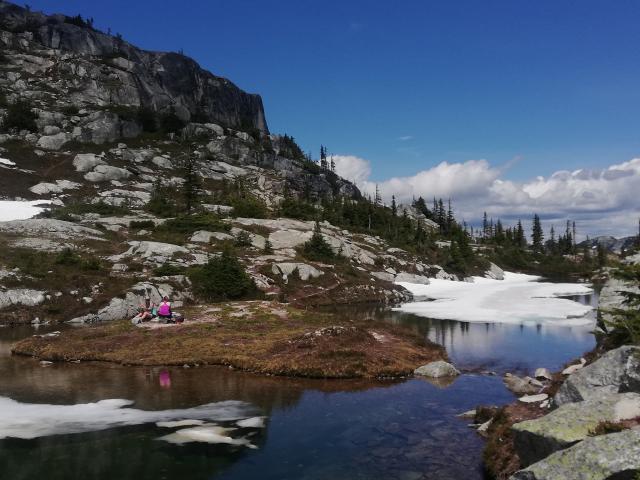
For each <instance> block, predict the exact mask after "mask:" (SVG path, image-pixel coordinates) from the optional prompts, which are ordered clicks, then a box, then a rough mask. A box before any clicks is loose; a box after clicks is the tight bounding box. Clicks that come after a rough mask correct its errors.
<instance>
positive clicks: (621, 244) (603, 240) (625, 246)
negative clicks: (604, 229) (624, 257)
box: [579, 235, 638, 255]
mask: <svg viewBox="0 0 640 480" xmlns="http://www.w3.org/2000/svg"><path fill="white" fill-rule="evenodd" d="M637 240H638V237H636V236H633V237H623V238H615V237H611V236H606V235H603V236H600V237H594V238H590V239H589V240H585V241H584V242H581V243H580V245H579V246H581V247H584V246H585V245H586V246H588V247H591V248H595V247H596V246H597V245H598V244H600V245H602V246H604V248H606V249H607V250H608V251H609V252H613V253H616V254H618V255H619V254H620V253H622V251H626V250H629V249H631V248H632V247H633V246H634V244H635V243H636V241H637Z"/></svg>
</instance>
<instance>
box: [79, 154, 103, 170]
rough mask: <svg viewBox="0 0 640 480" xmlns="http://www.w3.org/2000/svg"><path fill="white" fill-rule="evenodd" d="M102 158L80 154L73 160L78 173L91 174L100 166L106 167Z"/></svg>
mask: <svg viewBox="0 0 640 480" xmlns="http://www.w3.org/2000/svg"><path fill="white" fill-rule="evenodd" d="M106 164H107V162H105V161H104V160H103V159H102V157H100V156H99V155H95V154H93V153H79V154H78V155H76V156H75V158H74V159H73V166H74V167H75V169H76V172H89V171H91V170H93V169H94V168H95V167H97V166H98V165H106Z"/></svg>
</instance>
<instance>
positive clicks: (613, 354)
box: [553, 346, 640, 406]
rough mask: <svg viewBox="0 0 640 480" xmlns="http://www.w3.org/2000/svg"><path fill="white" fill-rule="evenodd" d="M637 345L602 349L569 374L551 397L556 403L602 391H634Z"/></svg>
mask: <svg viewBox="0 0 640 480" xmlns="http://www.w3.org/2000/svg"><path fill="white" fill-rule="evenodd" d="M639 357H640V347H634V346H623V347H620V348H617V349H615V350H611V351H609V352H607V353H605V354H604V355H603V356H602V357H600V358H599V359H598V360H596V361H595V362H593V363H592V364H590V365H587V366H586V367H584V368H582V369H580V370H578V371H577V372H575V373H573V374H572V375H569V377H568V378H567V379H566V380H565V382H564V383H563V384H562V385H561V386H560V389H559V390H558V393H556V395H555V397H554V399H553V401H554V404H555V405H557V406H560V405H564V404H566V403H570V402H580V401H582V400H588V399H590V398H594V397H597V396H599V395H600V394H602V393H617V392H628V391H633V392H638V393H640V381H639V375H640V374H639V373H638V364H639Z"/></svg>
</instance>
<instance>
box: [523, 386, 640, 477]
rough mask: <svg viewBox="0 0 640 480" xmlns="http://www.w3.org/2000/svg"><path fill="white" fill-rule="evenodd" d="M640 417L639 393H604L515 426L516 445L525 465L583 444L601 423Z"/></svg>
mask: <svg viewBox="0 0 640 480" xmlns="http://www.w3.org/2000/svg"><path fill="white" fill-rule="evenodd" d="M638 416H640V395H639V394H637V393H614V394H605V395H602V396H601V397H599V398H593V399H590V400H585V401H583V402H576V403H567V404H565V405H563V406H561V407H560V408H558V409H557V410H554V411H553V412H551V413H549V414H547V415H545V416H544V417H541V418H538V419H536V420H527V421H524V422H520V423H516V424H515V425H514V426H513V433H514V444H515V448H516V451H517V452H518V456H519V457H520V460H521V461H522V463H523V464H524V465H530V464H532V463H534V462H537V461H539V460H542V459H543V458H545V457H546V456H548V455H550V454H551V453H553V452H555V451H557V450H562V449H564V448H567V447H570V446H571V445H573V444H574V443H577V442H580V441H582V440H584V439H585V438H587V437H588V436H589V433H590V432H592V431H593V430H595V428H596V427H597V426H598V424H599V423H600V422H619V421H622V420H629V419H632V418H635V417H638Z"/></svg>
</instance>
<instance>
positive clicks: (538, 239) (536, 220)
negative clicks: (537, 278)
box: [531, 213, 544, 253]
mask: <svg viewBox="0 0 640 480" xmlns="http://www.w3.org/2000/svg"><path fill="white" fill-rule="evenodd" d="M543 240H544V233H543V231H542V225H541V224H540V217H539V216H538V214H537V213H536V214H535V215H534V216H533V226H532V232H531V241H532V246H533V253H542V250H543V243H542V241H543Z"/></svg>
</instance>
